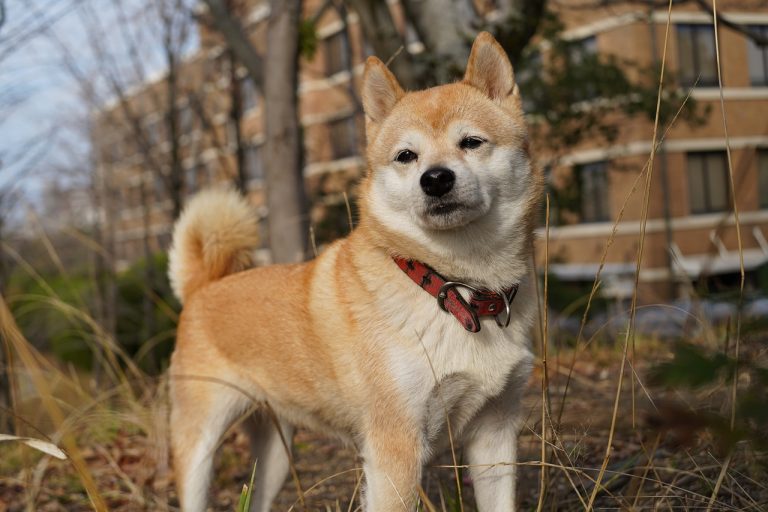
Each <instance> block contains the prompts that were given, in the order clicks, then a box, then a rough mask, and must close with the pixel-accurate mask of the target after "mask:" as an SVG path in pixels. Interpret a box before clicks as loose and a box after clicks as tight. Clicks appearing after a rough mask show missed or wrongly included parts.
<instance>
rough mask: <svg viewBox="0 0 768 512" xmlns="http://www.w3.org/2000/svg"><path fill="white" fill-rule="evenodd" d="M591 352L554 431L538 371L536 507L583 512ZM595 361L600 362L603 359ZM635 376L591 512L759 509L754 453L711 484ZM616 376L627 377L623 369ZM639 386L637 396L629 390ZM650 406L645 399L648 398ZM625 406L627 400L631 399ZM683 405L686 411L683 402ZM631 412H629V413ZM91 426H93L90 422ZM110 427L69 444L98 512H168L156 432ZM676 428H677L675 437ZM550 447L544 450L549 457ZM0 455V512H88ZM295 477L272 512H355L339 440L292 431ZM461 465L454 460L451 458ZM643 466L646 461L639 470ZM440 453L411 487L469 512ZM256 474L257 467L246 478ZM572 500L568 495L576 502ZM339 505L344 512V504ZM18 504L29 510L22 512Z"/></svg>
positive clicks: (50, 467)
mask: <svg viewBox="0 0 768 512" xmlns="http://www.w3.org/2000/svg"><path fill="white" fill-rule="evenodd" d="M603 352H604V353H600V354H597V355H596V353H595V352H594V351H592V352H589V351H588V352H583V353H582V354H581V355H580V356H579V358H578V360H577V362H576V365H575V367H574V368H575V369H574V373H573V376H572V380H571V384H570V387H569V390H568V400H567V401H566V406H565V407H564V408H563V414H562V417H561V420H560V421H559V422H558V421H557V418H558V416H559V409H560V403H561V400H560V397H562V395H563V392H564V389H565V382H566V375H567V374H568V372H569V364H570V355H567V354H566V355H563V356H562V357H560V358H558V357H553V358H551V359H550V361H549V363H548V376H549V380H550V385H549V395H550V397H551V398H550V400H551V406H550V408H549V409H550V413H549V414H550V416H549V418H550V419H548V420H547V422H548V424H551V423H552V421H554V422H555V423H559V425H560V426H559V428H558V429H557V433H558V434H557V438H555V439H553V438H552V434H551V433H550V434H548V436H549V439H548V446H550V449H549V450H547V454H546V457H547V462H548V463H549V464H550V465H549V467H548V471H547V473H546V475H545V476H546V480H547V483H546V489H547V492H546V493H545V496H546V498H545V500H544V503H543V508H544V509H547V510H583V509H584V508H585V505H587V504H588V502H589V500H590V497H591V494H592V491H593V489H594V483H593V481H594V479H595V477H596V476H597V474H598V470H599V469H600V467H601V464H602V463H603V460H604V455H605V451H606V446H607V443H608V438H609V431H610V424H611V418H612V413H613V402H614V397H615V393H616V383H617V382H618V375H619V371H620V367H621V365H620V357H619V351H618V350H617V349H615V348H614V349H610V350H607V351H603ZM605 353H607V354H608V355H605ZM645 366H647V365H644V364H641V363H639V362H638V363H636V365H635V367H636V369H637V372H638V375H639V377H640V379H639V380H635V383H634V385H633V384H632V382H631V379H630V378H629V377H627V379H626V383H625V385H624V388H623V394H622V398H621V400H620V403H619V409H618V415H617V426H616V429H615V436H614V439H613V442H612V451H611V455H610V458H609V460H608V462H607V467H606V472H605V474H604V476H603V477H602V487H601V489H600V491H599V492H598V493H596V494H595V502H594V508H595V509H597V510H612V509H613V510H616V509H621V510H629V509H632V510H641V509H650V508H653V509H656V508H661V509H665V510H680V509H682V510H698V509H701V510H706V509H707V506H708V504H709V502H710V499H711V497H712V495H713V494H714V490H715V488H717V496H716V498H715V501H713V503H712V510H761V509H767V508H768V486H767V485H766V483H765V482H767V481H768V475H767V474H766V467H768V466H766V462H765V458H764V455H761V454H759V452H757V451H755V450H754V449H753V447H752V446H751V445H750V444H749V443H748V442H740V443H738V444H736V446H735V448H734V449H733V451H732V453H731V456H730V460H728V466H727V471H725V472H724V473H723V478H722V481H721V483H720V484H719V485H718V484H717V481H718V477H719V476H720V474H721V469H722V467H723V464H724V461H725V460H726V458H727V457H726V454H725V453H722V452H719V451H718V450H719V443H718V442H717V441H718V440H717V439H716V438H714V437H713V436H712V435H711V434H709V433H707V432H706V431H705V430H701V429H697V428H693V427H692V428H691V429H689V430H690V432H688V433H686V432H682V433H681V432H680V429H679V428H677V429H670V428H667V427H668V425H667V427H665V428H661V427H664V425H665V420H664V417H665V414H667V412H665V411H666V410H665V407H667V406H666V405H665V404H667V403H674V402H673V401H674V400H675V399H680V398H681V396H682V395H681V393H680V392H679V391H669V390H665V389H661V388H653V389H650V388H647V387H646V386H647V383H646V382H645V376H644V372H645ZM626 370H627V374H626V375H627V376H629V375H631V368H630V367H629V366H627V367H626ZM541 379H542V367H541V366H539V367H537V369H536V371H535V372H534V375H533V376H532V378H531V382H530V385H529V388H528V392H527V395H526V398H525V405H526V408H527V410H528V411H529V415H528V419H527V422H526V427H525V429H524V431H523V433H522V435H521V440H520V463H521V465H520V469H519V483H518V489H519V492H518V494H519V496H518V499H519V502H520V505H521V510H535V509H536V507H537V504H538V500H539V494H540V492H539V489H540V486H541V477H542V475H541V466H540V464H539V463H538V461H540V460H541V410H542V407H541V403H542V399H541V395H542V393H541ZM640 383H643V386H641V385H640ZM726 391H727V388H714V387H713V388H712V389H709V390H707V392H706V394H707V395H708V396H709V398H710V399H711V398H714V399H715V400H716V401H721V402H722V404H723V407H727V405H726V402H727V400H725V398H724V397H725V396H726V394H727V393H726ZM649 396H650V397H651V399H649V398H648V397H649ZM633 397H634V400H633ZM686 403H690V402H686ZM633 410H634V414H633ZM96 419H97V418H96V417H94V418H93V421H96ZM111 421H113V423H112V427H111V428H109V429H106V431H105V429H101V431H99V433H98V435H96V434H95V433H94V431H93V430H92V429H90V430H89V429H84V430H83V431H82V435H81V437H79V438H78V444H79V445H80V447H81V455H82V456H83V458H84V459H85V461H86V464H87V467H88V469H89V470H90V471H91V473H92V474H93V476H94V478H95V480H96V482H97V487H98V489H99V492H100V493H101V494H102V497H103V498H104V499H105V501H106V502H107V503H108V507H109V509H110V510H115V511H134V510H136V511H140V510H148V511H149V510H151V511H155V510H168V511H173V510H177V508H178V502H177V499H176V495H175V490H174V487H173V484H172V482H171V480H170V478H169V472H168V471H167V469H166V468H167V448H166V445H165V443H164V440H163V436H162V428H160V427H158V428H157V429H155V430H151V429H147V428H139V427H138V426H137V424H138V423H139V422H126V423H125V424H123V423H121V421H120V416H119V414H118V415H116V416H115V417H114V418H112V419H111ZM683 430H685V429H683ZM552 446H556V448H552ZM3 450H5V451H4V452H0V456H4V461H3V462H2V463H1V464H0V469H1V470H2V471H3V473H0V511H6V510H7V511H17V510H18V511H21V510H36V511H80V510H91V508H90V506H89V504H88V502H87V500H86V498H85V494H84V491H83V487H82V485H81V484H80V481H79V479H78V478H77V475H76V474H75V472H74V471H73V470H72V466H71V465H70V464H69V463H67V462H64V461H56V460H53V459H51V458H50V457H41V456H40V455H38V454H37V453H35V452H33V451H32V450H30V449H28V448H23V447H19V446H12V447H9V446H6V447H4V448H3ZM294 451H295V469H296V473H297V474H298V477H299V481H300V487H301V489H302V494H303V497H304V503H303V504H302V503H301V501H300V500H299V499H298V496H299V493H298V491H297V487H296V483H295V481H293V480H292V479H289V480H288V481H287V482H286V484H285V486H284V488H283V490H282V492H281V493H280V496H279V498H278V500H277V502H276V503H275V505H274V507H273V511H289V510H310V511H315V510H320V511H326V510H331V511H337V510H339V511H348V510H355V509H356V507H357V506H358V503H359V501H358V498H359V488H360V479H361V470H360V461H359V460H358V459H357V457H356V455H355V453H354V451H353V450H352V449H351V448H349V447H345V446H344V445H343V444H342V443H341V442H339V441H337V440H335V439H332V438H328V437H325V436H321V435H317V434H314V433H311V432H309V431H305V430H299V431H298V433H297V435H296V437H295V440H294ZM247 454H248V448H247V442H246V439H245V437H244V436H243V435H242V434H240V433H239V432H238V431H237V430H233V431H232V432H230V434H229V435H228V436H227V437H226V439H225V440H224V442H223V445H222V448H221V450H220V451H219V454H218V455H217V459H218V460H217V466H216V467H217V472H216V479H215V482H214V485H213V494H212V498H213V499H212V510H215V511H233V510H235V506H236V503H237V500H238V498H239V494H240V490H241V488H242V485H243V484H244V483H246V482H247V481H248V478H249V475H250V469H251V466H250V461H249V460H248V455H247ZM456 456H457V459H458V462H459V465H461V453H460V451H459V452H457V454H456ZM649 460H650V461H651V463H650V464H649ZM451 461H452V457H451V455H450V453H446V454H442V455H441V456H440V457H438V458H437V460H436V461H435V462H434V463H433V464H432V465H430V467H429V469H428V471H427V475H426V477H425V479H424V482H423V487H424V490H425V493H426V495H427V496H428V498H429V499H430V501H431V505H428V506H427V507H426V510H431V508H430V506H432V505H434V509H436V510H439V511H453V510H465V511H467V512H470V511H472V510H474V504H473V501H472V483H471V481H470V480H469V478H468V477H467V476H466V475H464V474H460V475H459V480H460V482H461V493H462V498H463V499H462V504H463V507H462V505H460V504H459V502H458V500H457V494H458V492H457V486H456V479H455V473H454V470H453V469H452V468H450V467H443V466H451V465H452V462H451ZM257 471H258V469H257ZM577 491H578V492H577ZM350 503H351V504H350ZM28 505H29V506H28Z"/></svg>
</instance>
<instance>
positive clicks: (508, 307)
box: [493, 291, 512, 329]
mask: <svg viewBox="0 0 768 512" xmlns="http://www.w3.org/2000/svg"><path fill="white" fill-rule="evenodd" d="M499 295H501V297H502V299H503V300H504V308H505V309H506V310H507V311H506V313H507V319H506V320H505V321H504V322H503V323H502V322H501V320H499V317H500V316H501V313H499V314H498V315H496V316H494V317H493V319H494V320H496V325H498V326H499V327H501V328H502V329H504V328H505V327H509V322H510V320H512V304H511V303H512V301H510V300H509V297H507V294H506V293H504V292H503V291H502V292H501V293H500V294H499Z"/></svg>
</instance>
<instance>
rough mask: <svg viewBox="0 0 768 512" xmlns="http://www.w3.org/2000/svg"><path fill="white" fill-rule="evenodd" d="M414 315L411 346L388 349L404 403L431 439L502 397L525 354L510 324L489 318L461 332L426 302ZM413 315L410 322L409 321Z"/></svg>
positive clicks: (520, 336)
mask: <svg viewBox="0 0 768 512" xmlns="http://www.w3.org/2000/svg"><path fill="white" fill-rule="evenodd" d="M426 308H428V309H425V311H421V312H420V311H413V313H414V315H413V317H419V316H420V317H421V320H422V321H421V322H418V323H416V322H411V323H410V324H409V325H411V326H413V327H414V328H415V329H414V333H413V334H412V336H411V337H412V340H413V342H412V343H409V344H406V346H402V345H399V346H393V347H391V348H390V349H389V351H388V354H387V355H388V360H389V367H390V371H391V372H392V376H393V378H394V381H395V383H396V386H397V387H398V389H399V390H400V393H401V396H402V397H403V400H404V401H405V403H406V404H407V406H408V407H409V409H410V411H411V413H412V414H413V415H414V417H416V418H421V419H422V421H423V423H424V426H425V433H426V434H427V437H428V438H434V437H435V436H437V434H438V433H439V432H440V431H441V430H442V429H444V427H445V418H446V415H448V417H449V418H451V424H452V425H451V426H452V429H453V430H454V431H455V432H458V431H460V430H461V428H462V427H463V425H464V424H466V422H467V421H468V420H469V419H471V417H472V416H473V415H474V414H475V413H476V412H477V411H478V410H479V409H480V408H481V407H482V406H483V405H484V404H485V403H486V402H487V401H488V399H490V398H491V397H494V396H496V395H498V394H499V393H501V391H502V390H503V389H504V386H505V384H506V383H507V381H508V380H509V378H510V377H511V376H512V375H511V373H513V372H514V371H515V369H516V368H517V367H518V366H519V363H520V361H521V360H522V359H524V358H527V357H528V356H529V351H528V350H527V348H526V345H525V335H524V333H522V332H519V326H516V325H515V324H514V323H513V324H512V325H510V326H509V328H507V329H501V328H499V327H498V326H497V325H495V323H494V322H493V320H491V321H490V322H487V321H486V322H483V327H482V329H481V331H480V332H478V333H470V332H467V331H465V330H464V329H463V327H462V326H461V325H460V324H459V322H458V321H457V320H456V319H455V318H454V317H453V316H451V315H449V314H446V313H444V312H443V311H440V310H439V309H437V305H436V304H432V303H429V304H427V305H426ZM413 317H412V319H413Z"/></svg>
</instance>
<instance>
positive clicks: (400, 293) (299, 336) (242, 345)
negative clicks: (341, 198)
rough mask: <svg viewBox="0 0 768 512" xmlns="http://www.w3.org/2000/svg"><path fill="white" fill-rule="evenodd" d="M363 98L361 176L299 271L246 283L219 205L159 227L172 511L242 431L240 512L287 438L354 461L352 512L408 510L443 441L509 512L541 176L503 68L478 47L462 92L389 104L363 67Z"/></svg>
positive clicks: (269, 478)
mask: <svg viewBox="0 0 768 512" xmlns="http://www.w3.org/2000/svg"><path fill="white" fill-rule="evenodd" d="M361 98H362V103H363V109H364V111H365V115H366V138H367V150H366V156H367V163H368V169H367V173H366V175H365V176H364V178H363V180H362V183H361V187H360V198H359V202H360V219H359V222H358V226H357V227H356V228H355V229H354V230H353V231H352V232H351V234H350V235H349V236H348V237H347V238H345V239H342V240H338V241H336V242H334V243H333V244H331V245H330V246H329V247H328V248H326V249H325V250H324V251H323V252H322V253H321V254H320V255H319V256H318V257H317V258H316V259H315V260H313V261H310V262H307V263H301V264H287V265H273V266H267V267H261V268H251V269H249V267H250V266H251V258H250V254H251V252H252V249H253V247H254V246H255V244H256V241H257V236H258V226H257V222H256V219H255V216H254V214H253V212H252V210H251V208H250V207H249V205H248V204H247V202H246V201H245V200H244V199H242V198H240V197H239V196H238V194H237V193H235V192H234V191H226V190H209V191H203V192H201V193H200V194H198V196H196V197H194V198H192V199H191V201H190V202H189V204H188V206H187V207H186V209H185V210H184V212H183V214H182V215H181V216H180V218H179V220H178V222H177V224H176V226H175V228H174V235H173V243H172V248H171V251H170V261H169V276H170V279H171V283H172V286H173V289H174V292H175V293H176V294H177V296H178V297H179V299H180V300H181V301H182V303H183V311H182V314H181V318H180V321H179V325H178V332H177V343H176V348H175V352H174V353H173V356H172V359H171V365H170V393H171V416H170V422H171V424H170V428H171V448H172V452H173V464H174V471H175V478H176V484H177V489H178V492H179V497H180V502H181V507H182V509H183V510H184V511H187V512H192V511H203V510H205V508H206V501H207V492H208V487H209V485H210V480H211V475H212V465H213V454H214V452H215V449H216V447H217V445H218V443H219V442H220V439H221V437H222V435H223V434H224V433H225V431H226V430H227V429H228V428H229V427H230V426H232V424H233V423H234V422H235V421H236V420H237V419H238V418H242V417H243V416H246V417H247V419H246V420H244V421H243V422H242V424H243V426H244V427H245V429H246V431H247V432H248V435H249V437H250V438H251V440H252V456H253V457H254V458H255V459H257V461H258V463H257V470H256V474H257V482H256V483H255V484H254V489H253V501H252V509H251V510H255V511H267V510H269V507H270V504H271V503H272V501H273V500H274V498H275V497H276V495H277V493H278V491H279V490H280V488H281V487H282V485H283V483H284V480H285V478H286V476H287V474H288V472H289V469H290V452H289V446H290V443H291V438H292V434H293V429H294V426H295V425H299V426H304V427H308V428H312V429H319V430H321V431H324V432H330V433H333V434H335V435H338V436H339V437H340V438H342V439H344V440H345V441H347V442H349V443H351V444H352V445H353V446H354V447H355V448H356V449H357V450H358V453H359V454H360V455H361V457H362V460H363V471H364V475H365V484H364V490H363V492H362V496H361V501H362V506H363V509H364V510H366V511H368V512H394V511H397V512H401V511H412V510H415V508H416V506H417V504H418V500H419V498H418V488H419V483H420V479H421V476H422V471H423V466H424V465H425V463H427V462H428V461H429V459H430V456H431V455H433V454H434V453H436V452H437V451H438V450H440V449H443V448H444V447H447V446H448V445H447V444H446V440H447V439H449V437H450V441H451V442H455V443H456V445H457V446H458V445H459V444H460V443H461V444H462V445H463V448H464V454H465V456H466V458H467V461H468V464H469V465H470V469H469V472H470V476H471V479H472V482H473V484H474V491H475V496H476V500H477V507H478V510H480V511H481V512H498V511H510V510H513V509H514V508H515V461H516V451H517V448H516V447H517V435H518V431H519V429H520V428H521V427H522V422H523V418H522V416H521V395H522V394H523V391H524V389H525V387H526V385H527V381H528V378H529V375H530V369H531V366H532V360H533V357H532V354H531V351H530V331H531V327H532V324H533V321H534V315H535V311H536V309H537V307H536V304H537V300H536V294H535V283H534V279H535V277H534V274H533V272H532V266H533V263H532V253H533V241H534V240H533V237H534V235H533V230H534V226H535V223H536V218H537V215H538V213H539V210H540V208H539V203H540V196H541V187H542V177H541V174H540V172H539V171H537V170H536V169H535V168H534V166H532V164H531V159H530V155H529V149H528V136H527V130H526V125H525V120H524V116H523V110H522V106H521V98H520V93H519V89H518V87H517V85H515V81H514V74H513V70H512V65H511V64H510V62H509V59H508V57H507V55H506V53H505V52H504V50H503V49H502V47H501V46H500V45H499V44H498V43H497V42H496V40H495V39H494V38H493V37H492V36H491V35H490V34H488V33H481V34H480V35H479V36H478V37H477V38H476V40H475V42H474V44H473V46H472V50H471V53H470V57H469V61H468V64H467V69H466V73H465V75H464V77H463V79H462V80H461V81H460V82H456V83H452V84H447V85H441V86H437V87H433V88H430V89H426V90H422V91H416V92H405V91H404V90H403V89H402V88H401V86H400V85H399V84H398V82H397V80H396V78H395V77H394V76H393V75H392V73H391V72H390V71H389V70H388V69H387V67H386V66H385V65H384V64H383V63H382V62H381V61H380V60H379V59H377V58H375V57H369V58H368V60H367V61H366V63H365V71H364V74H363V79H362V90H361Z"/></svg>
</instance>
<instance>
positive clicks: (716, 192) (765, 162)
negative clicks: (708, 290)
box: [537, 0, 768, 302]
mask: <svg viewBox="0 0 768 512" xmlns="http://www.w3.org/2000/svg"><path fill="white" fill-rule="evenodd" d="M579 4H583V2H580V1H571V0H561V1H559V2H557V3H556V6H557V9H558V10H559V12H560V14H561V20H562V21H563V23H564V24H565V31H564V33H563V37H564V38H566V39H569V40H571V41H573V42H574V43H576V44H579V45H580V46H581V47H582V48H583V49H584V50H583V51H587V52H596V53H597V54H598V55H606V56H607V55H615V56H617V57H619V58H622V59H629V60H632V61H634V62H636V63H638V64H640V65H641V67H642V65H645V66H646V67H650V66H651V65H652V64H653V63H654V62H655V61H660V60H661V58H662V52H663V48H664V38H665V32H666V27H667V10H666V9H655V10H653V9H652V10H648V8H647V6H643V5H642V4H640V3H633V4H628V5H612V6H609V7H602V8H595V9H589V10H585V9H583V8H579V7H578V5H579ZM617 4H619V3H617ZM718 6H719V9H720V12H721V14H722V16H723V17H724V18H726V19H727V20H730V21H732V22H735V23H737V24H740V25H744V26H748V27H750V29H751V30H754V31H755V32H756V33H760V34H765V33H766V31H768V7H766V6H765V3H764V2H757V1H753V2H741V1H739V2H733V1H731V2H728V1H726V2H718ZM717 35H718V43H719V47H720V55H721V69H722V83H723V89H722V92H723V97H724V107H725V112H726V115H725V118H726V121H727V128H728V135H729V140H730V152H731V163H732V169H733V182H734V186H735V197H736V202H737V206H738V210H739V214H740V215H739V220H740V224H741V239H742V244H743V248H744V251H743V255H744V267H745V269H746V271H747V275H748V286H756V285H758V283H757V278H756V271H757V270H758V269H760V268H761V267H763V268H764V267H765V265H766V262H768V243H766V235H767V234H768V48H766V47H762V48H761V47H759V46H757V45H756V44H755V43H753V42H752V41H751V40H750V39H749V38H747V37H746V36H745V35H744V34H742V33H739V32H738V31H735V30H733V29H730V28H726V27H724V26H722V25H721V26H720V27H719V30H718V34H717ZM666 62H667V64H666V69H667V72H668V73H669V74H668V78H667V80H670V79H672V80H674V81H675V82H676V83H677V84H679V86H681V87H685V88H692V93H691V96H692V97H693V98H694V99H695V100H696V103H697V105H698V108H700V111H701V112H703V113H705V115H704V120H703V122H702V123H701V124H688V123H685V122H682V121H680V120H678V121H676V122H674V123H673V124H672V126H671V128H669V130H668V132H667V133H666V136H665V137H664V141H663V144H661V145H660V146H659V147H658V149H657V151H656V155H655V158H654V161H653V166H652V167H653V179H652V183H651V189H650V197H649V205H648V216H647V218H648V221H647V225H646V241H645V250H644V257H643V266H642V271H641V274H640V283H641V287H640V292H641V299H642V300H643V301H644V302H650V301H656V300H660V299H665V298H669V297H670V295H672V296H675V295H680V294H684V293H685V292H686V290H687V289H690V288H689V286H687V285H691V284H693V285H694V286H696V285H698V284H701V283H702V282H703V281H707V282H708V283H709V284H710V285H711V284H715V285H717V284H721V285H725V286H731V287H733V286H734V285H736V284H737V283H738V281H737V273H738V272H739V266H740V257H739V252H738V244H737V233H736V226H735V224H736V222H735V218H734V215H733V213H732V212H733V206H732V199H731V186H730V179H729V177H728V159H727V152H726V138H725V131H724V125H723V115H722V109H721V105H720V89H719V87H718V75H717V63H716V54H715V32H714V28H713V23H712V17H711V16H710V15H709V14H707V13H706V12H703V11H701V10H700V9H698V7H697V6H696V5H695V2H690V3H682V4H681V5H675V6H674V9H673V11H672V15H671V25H670V31H669V40H668V46H667V52H666ZM707 111H708V113H707ZM617 116H618V117H617V120H616V121H617V124H618V125H619V126H620V130H619V133H618V137H617V139H616V140H615V142H613V143H612V144H611V145H610V146H608V145H606V144H605V143H604V142H598V141H590V140H587V141H584V142H582V143H581V144H580V145H579V146H577V147H576V148H573V149H572V150H569V152H568V153H567V154H565V155H560V156H559V157H558V158H557V160H556V161H555V163H554V164H553V165H552V166H551V169H548V170H549V172H550V175H549V184H550V186H551V187H552V189H554V190H557V189H561V190H562V189H563V188H570V189H571V190H575V191H576V193H577V197H575V201H571V202H570V204H568V205H565V208H566V209H569V210H570V211H569V212H567V213H568V214H570V215H568V214H566V215H563V212H562V211H561V212H559V215H557V216H555V215H551V218H553V220H554V221H555V225H553V226H552V227H551V230H550V237H549V262H550V264H549V268H550V270H551V271H552V273H553V274H554V275H555V276H557V277H558V278H559V279H560V280H561V281H570V282H574V283H583V284H586V283H591V282H592V281H593V280H594V278H595V274H596V272H597V269H598V266H599V263H600V261H601V259H602V257H603V253H604V252H605V250H606V244H607V241H608V239H609V237H610V235H611V232H612V230H613V226H614V222H615V221H616V219H617V218H618V217H619V215H620V214H621V212H622V209H623V215H622V216H621V220H620V221H619V222H618V224H617V233H616V237H615V240H614V241H613V243H612V245H610V247H609V249H608V250H607V254H606V259H605V261H606V265H605V268H604V270H603V273H602V278H601V279H602V290H601V291H602V293H603V295H604V296H609V297H618V298H626V297H629V296H630V295H631V291H632V287H633V283H634V269H635V262H636V256H637V248H638V244H639V232H640V224H641V222H640V221H641V219H642V209H643V193H644V189H645V178H641V179H640V181H639V183H638V185H637V189H638V190H637V191H636V192H635V193H631V190H632V187H633V185H634V184H635V182H636V180H637V178H638V174H639V173H640V172H641V171H642V170H643V168H644V167H646V166H647V163H648V160H649V157H650V154H651V146H652V140H653V123H652V122H649V121H647V120H645V119H643V118H640V117H633V118H632V119H624V118H622V116H621V115H618V114H617ZM666 130H667V127H666V126H661V127H660V128H659V135H661V134H662V133H663V132H665V131H666ZM537 156H538V157H539V158H540V159H541V160H542V161H546V157H547V148H546V147H539V153H538V155H537ZM554 195H556V194H554ZM625 202H626V205H625ZM558 206H561V207H562V206H563V205H557V204H553V206H552V208H553V209H554V208H557V207H558ZM557 219H560V220H561V223H560V224H559V225H558V224H557V222H556V221H557ZM563 219H566V220H564V221H563ZM540 235H541V237H543V230H542V231H541V233H540ZM541 245H543V244H540V246H539V254H540V264H543V261H542V259H541V249H542V248H541Z"/></svg>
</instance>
